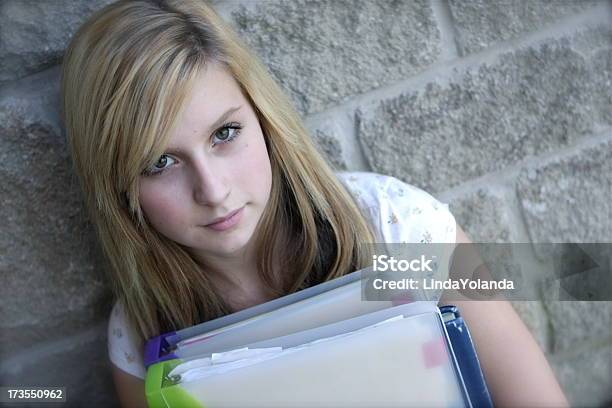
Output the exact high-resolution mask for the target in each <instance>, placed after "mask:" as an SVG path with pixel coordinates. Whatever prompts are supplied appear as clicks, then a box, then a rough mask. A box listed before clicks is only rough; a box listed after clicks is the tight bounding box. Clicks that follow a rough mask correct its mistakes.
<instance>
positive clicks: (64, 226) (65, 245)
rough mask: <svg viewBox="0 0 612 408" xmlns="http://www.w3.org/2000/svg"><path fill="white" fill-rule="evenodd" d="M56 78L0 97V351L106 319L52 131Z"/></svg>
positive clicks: (62, 150) (89, 236)
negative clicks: (0, 314)
mask: <svg viewBox="0 0 612 408" xmlns="http://www.w3.org/2000/svg"><path fill="white" fill-rule="evenodd" d="M56 73H57V72H55V73H54V74H56ZM56 80H57V76H55V75H51V76H48V75H46V76H43V77H40V78H37V79H35V80H32V81H28V83H27V85H23V86H21V85H19V84H16V85H15V87H14V89H10V90H7V93H6V94H4V96H3V98H2V99H0V163H1V164H0V178H1V179H2V180H3V183H1V184H0V194H1V195H2V197H3V205H2V210H1V213H2V219H3V225H2V234H0V271H1V273H2V283H3V284H2V285H1V286H0V298H1V299H2V311H3V316H4V317H3V318H2V319H1V320H0V333H2V337H1V339H0V342H1V344H0V349H1V350H2V352H3V353H12V352H14V351H16V350H18V349H22V348H26V347H29V346H31V345H32V344H34V343H36V342H39V341H43V340H45V341H46V340H48V339H52V338H55V337H57V336H62V335H66V334H69V333H71V332H73V331H75V330H78V329H80V328H83V327H85V326H87V325H90V324H91V323H92V321H96V320H97V319H101V318H106V317H107V316H108V306H109V303H110V302H109V296H110V293H109V288H108V285H107V282H106V277H105V275H104V268H105V266H106V264H105V263H104V259H103V257H102V254H101V252H100V250H99V248H98V245H97V242H96V238H95V236H94V232H93V228H92V226H91V224H90V223H89V221H88V218H87V215H86V213H85V209H84V205H83V203H82V198H81V197H82V196H81V193H80V189H79V186H78V183H77V181H76V179H75V176H74V174H73V172H72V167H71V160H70V155H69V152H68V147H67V144H66V140H65V137H64V136H63V135H62V134H61V131H59V127H58V118H57V116H58V115H57V107H58V101H57V88H56Z"/></svg>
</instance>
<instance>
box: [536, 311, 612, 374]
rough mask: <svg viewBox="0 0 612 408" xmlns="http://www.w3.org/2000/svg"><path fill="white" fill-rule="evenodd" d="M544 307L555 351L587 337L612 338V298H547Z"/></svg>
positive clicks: (590, 339)
mask: <svg viewBox="0 0 612 408" xmlns="http://www.w3.org/2000/svg"><path fill="white" fill-rule="evenodd" d="M544 307H545V308H546V310H547V313H548V316H549V320H550V324H551V326H550V327H551V339H552V351H553V352H555V353H556V352H561V351H565V350H568V349H571V348H575V347H576V346H577V345H579V344H580V343H581V342H584V341H591V342H593V341H598V340H600V341H601V340H606V339H608V340H609V341H612V302H587V301H560V300H547V301H545V302H544ZM611 378H612V377H611Z"/></svg>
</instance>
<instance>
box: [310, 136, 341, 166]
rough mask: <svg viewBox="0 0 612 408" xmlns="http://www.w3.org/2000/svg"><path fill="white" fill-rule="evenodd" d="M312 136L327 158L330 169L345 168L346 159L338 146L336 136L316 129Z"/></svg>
mask: <svg viewBox="0 0 612 408" xmlns="http://www.w3.org/2000/svg"><path fill="white" fill-rule="evenodd" d="M313 136H314V137H313V139H314V141H315V144H316V145H317V147H318V148H319V151H320V152H321V153H322V154H323V156H324V157H325V158H326V159H327V162H328V163H329V164H330V165H331V167H332V169H334V170H346V169H347V166H346V161H345V160H344V158H343V156H342V146H340V142H339V141H338V138H336V137H334V136H333V135H329V134H327V133H325V132H324V131H321V130H318V129H317V130H315V133H314V135H313Z"/></svg>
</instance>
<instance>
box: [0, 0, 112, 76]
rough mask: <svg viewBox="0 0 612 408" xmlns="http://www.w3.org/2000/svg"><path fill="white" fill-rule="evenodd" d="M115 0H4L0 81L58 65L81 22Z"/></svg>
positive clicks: (0, 26)
mask: <svg viewBox="0 0 612 408" xmlns="http://www.w3.org/2000/svg"><path fill="white" fill-rule="evenodd" d="M113 1H114V0H62V1H37V0H3V1H2V2H0V83H2V82H3V81H8V80H14V79H18V78H22V77H24V76H27V75H29V74H32V73H34V72H38V71H41V70H43V69H45V68H48V67H50V66H52V65H55V64H57V63H58V62H59V61H60V59H61V57H62V55H63V53H64V49H65V48H66V46H67V45H68V42H69V40H70V38H71V37H72V35H73V34H74V33H75V32H76V30H77V28H78V27H79V25H80V24H81V23H83V22H84V21H85V19H86V18H87V17H88V16H89V15H90V14H92V12H94V11H95V10H97V9H100V8H102V7H103V6H105V5H106V4H109V3H112V2H113Z"/></svg>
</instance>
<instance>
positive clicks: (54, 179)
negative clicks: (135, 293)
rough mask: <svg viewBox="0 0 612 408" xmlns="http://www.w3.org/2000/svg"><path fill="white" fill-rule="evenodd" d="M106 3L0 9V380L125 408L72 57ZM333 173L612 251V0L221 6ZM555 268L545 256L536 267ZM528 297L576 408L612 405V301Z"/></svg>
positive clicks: (54, 0)
mask: <svg viewBox="0 0 612 408" xmlns="http://www.w3.org/2000/svg"><path fill="white" fill-rule="evenodd" d="M110 2H111V1H110V0H45V1H38V0H3V2H1V3H0V158H1V160H0V180H2V182H1V183H0V193H1V194H2V197H3V200H2V202H3V205H2V207H1V213H2V217H3V223H2V225H3V227H2V232H1V234H0V274H1V276H2V283H3V284H2V285H1V286H0V299H1V301H0V302H1V303H0V304H1V305H2V309H1V310H2V312H3V313H2V315H3V318H2V319H1V320H0V361H1V362H0V384H1V385H43V384H44V385H49V386H51V385H63V386H66V387H67V388H68V406H82V405H92V404H97V405H100V406H112V405H116V403H117V401H116V397H115V396H114V392H113V388H112V382H111V379H110V375H109V372H108V371H107V370H108V368H109V362H108V361H107V357H106V347H105V342H106V319H107V318H108V313H109V311H110V306H111V303H110V301H111V299H110V292H109V289H108V284H107V283H106V280H105V279H106V277H105V275H104V269H105V267H106V264H105V260H104V258H103V256H102V255H101V253H100V249H99V247H98V244H97V243H96V241H95V237H94V234H93V230H92V227H91V224H90V223H89V221H88V220H87V217H86V215H85V211H84V209H83V207H82V203H81V197H80V191H79V188H78V184H77V181H76V179H75V176H74V175H73V173H72V171H71V162H70V157H69V154H68V150H67V145H66V140H65V135H64V132H63V127H62V124H61V122H60V119H59V112H58V106H59V82H58V79H59V64H60V63H61V58H62V53H63V50H64V49H65V47H66V45H67V43H68V41H69V39H70V37H71V36H72V34H73V33H74V32H75V30H76V28H77V27H78V26H79V24H80V23H81V22H82V21H83V20H84V19H85V18H86V17H87V16H88V15H90V13H92V12H93V11H94V10H97V9H99V8H101V7H103V6H104V5H106V4H108V3H110ZM212 4H213V6H214V7H215V8H216V9H217V10H218V12H219V13H220V14H221V15H222V16H223V17H224V18H225V19H226V20H227V21H228V22H230V23H231V24H232V26H233V27H234V28H235V29H236V31H237V32H238V33H239V35H240V36H241V37H242V38H243V39H244V40H245V42H246V43H247V44H248V45H249V46H251V47H252V48H253V49H254V50H255V51H256V52H257V53H258V55H259V56H260V57H261V59H262V61H263V62H264V63H265V64H266V66H267V67H268V68H269V70H270V72H271V73H272V75H273V76H274V77H275V78H276V79H277V80H278V81H279V83H280V84H281V85H282V87H283V88H284V89H285V90H286V92H287V93H288V95H289V96H290V97H291V98H292V100H293V101H294V103H295V106H296V107H297V109H298V110H299V112H300V113H301V114H302V115H303V117H304V119H305V123H306V125H307V128H308V129H309V130H310V131H311V134H312V136H313V138H314V139H315V140H316V141H317V143H318V145H319V146H320V149H321V151H322V152H323V153H324V154H325V155H326V156H327V157H328V158H329V161H330V163H331V164H332V165H333V166H334V167H335V168H337V169H343V170H350V171H374V172H379V173H385V174H390V175H394V176H396V177H398V178H400V179H402V180H404V181H406V182H408V183H411V184H414V185H416V186H418V187H420V188H423V189H425V190H426V191H428V192H430V193H431V194H433V195H434V196H436V197H437V198H439V199H440V200H441V201H443V202H447V203H449V204H450V208H451V211H452V212H453V214H454V215H455V217H456V219H457V221H458V223H459V225H461V226H462V227H463V229H464V230H465V231H466V232H467V233H468V235H469V236H470V237H471V238H472V240H474V241H476V242H502V243H507V242H612V200H611V196H612V194H611V193H612V182H611V181H610V180H612V2H610V1H579V0H555V1H544V0H531V1H510V0H503V1H502V0H495V1H485V0H469V1H464V0H461V1H460V0H410V1H408V0H405V1H391V0H325V1H323V0H291V1H281V0H215V1H212ZM529 261H530V262H533V264H534V265H535V264H537V263H538V262H540V260H538V258H537V257H536V256H535V255H534V257H533V259H530V260H529ZM514 306H515V308H516V309H517V311H518V312H519V314H520V315H521V316H522V317H523V319H524V320H525V322H526V323H527V325H528V326H529V327H530V329H531V330H532V332H533V334H534V336H535V337H536V339H537V340H538V342H539V344H540V345H541V346H542V348H543V349H544V350H545V352H546V353H547V356H548V357H549V361H550V362H551V364H552V366H553V368H554V370H555V372H556V375H557V377H558V379H559V381H560V382H561V384H562V386H563V387H564V389H565V391H566V393H567V395H568V397H569V398H570V401H571V402H572V404H573V405H576V406H604V405H607V404H609V403H610V402H612V389H611V388H610V386H609V384H610V382H611V380H612V304H611V303H609V302H566V301H563V302H561V301H553V300H551V301H533V302H514Z"/></svg>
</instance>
